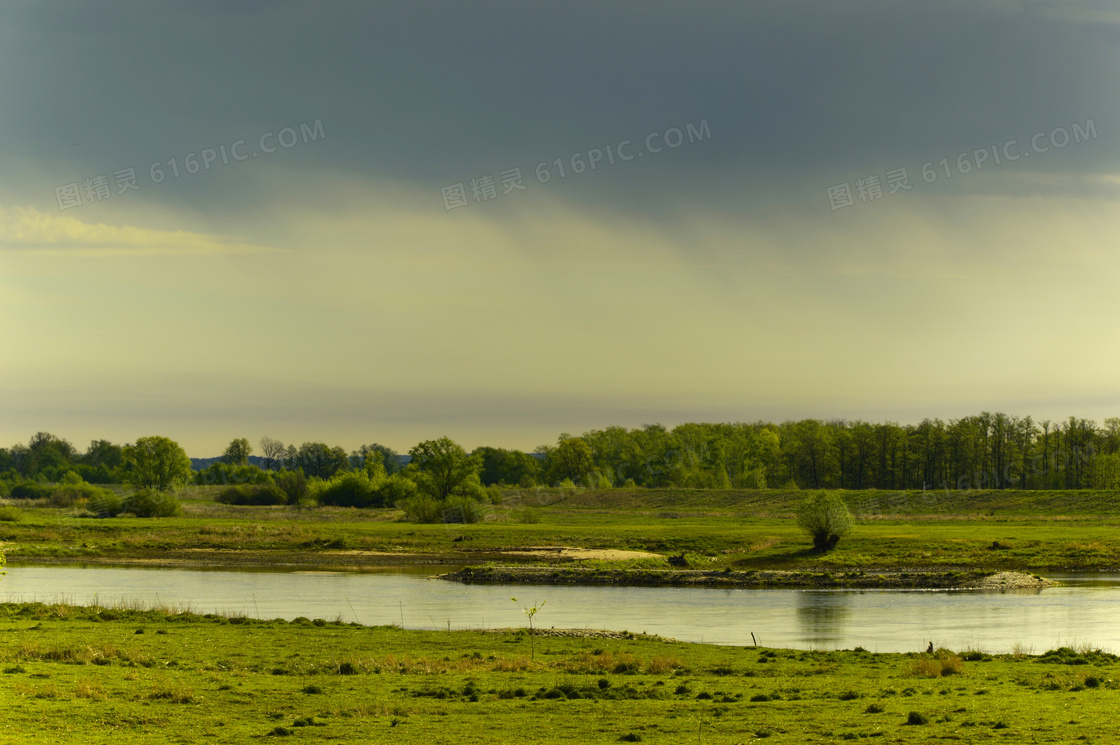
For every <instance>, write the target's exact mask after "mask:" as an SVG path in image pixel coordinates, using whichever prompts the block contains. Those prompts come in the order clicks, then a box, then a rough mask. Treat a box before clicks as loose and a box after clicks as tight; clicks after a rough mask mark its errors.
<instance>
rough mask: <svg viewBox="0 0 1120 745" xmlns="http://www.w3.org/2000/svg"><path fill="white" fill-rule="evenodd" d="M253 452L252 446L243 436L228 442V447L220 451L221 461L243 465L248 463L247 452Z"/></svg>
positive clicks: (233, 464) (232, 464)
mask: <svg viewBox="0 0 1120 745" xmlns="http://www.w3.org/2000/svg"><path fill="white" fill-rule="evenodd" d="M252 452H253V447H252V446H251V445H250V444H249V441H248V440H247V439H245V438H244V437H242V438H239V439H237V440H233V441H231V442H230V444H229V447H227V448H226V451H225V452H224V453H222V458H221V460H222V463H226V464H228V465H231V466H244V465H247V464H248V463H249V454H250V453H252Z"/></svg>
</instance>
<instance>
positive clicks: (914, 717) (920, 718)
mask: <svg viewBox="0 0 1120 745" xmlns="http://www.w3.org/2000/svg"><path fill="white" fill-rule="evenodd" d="M906 723H907V724H910V725H919V724H929V719H928V718H926V715H925V714H923V713H921V712H920V711H912V712H910V713H909V714H907V715H906Z"/></svg>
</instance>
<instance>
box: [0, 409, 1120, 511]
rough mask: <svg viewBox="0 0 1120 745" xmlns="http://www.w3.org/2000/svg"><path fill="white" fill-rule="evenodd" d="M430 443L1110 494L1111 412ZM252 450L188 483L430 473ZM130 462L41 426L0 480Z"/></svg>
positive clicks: (548, 479) (531, 470)
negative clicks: (531, 442)
mask: <svg viewBox="0 0 1120 745" xmlns="http://www.w3.org/2000/svg"><path fill="white" fill-rule="evenodd" d="M142 439H143V438H142ZM148 439H150V438H148ZM138 442H139V441H138ZM431 443H441V447H442V448H443V449H444V450H447V448H448V447H450V446H453V450H454V453H455V457H445V458H444V459H443V461H440V462H441V464H442V465H440V468H445V469H448V472H449V473H458V472H462V473H466V474H468V478H467V479H466V480H467V481H469V482H471V483H477V484H478V485H479V486H480V487H485V486H492V485H499V486H500V485H506V486H521V487H533V486H542V485H543V486H555V485H560V484H569V483H570V484H572V485H578V486H584V487H589V488H613V487H682V488H701V489H703V488H711V489H727V488H745V489H765V488H802V489H890V490H898V489H1086V488H1089V489H1117V488H1120V418H1116V417H1113V418H1109V419H1106V420H1105V421H1104V423H1103V424H1101V425H1098V424H1097V423H1095V422H1093V421H1091V420H1087V419H1079V418H1076V417H1070V418H1069V419H1067V420H1065V421H1061V422H1052V421H1049V420H1045V421H1041V422H1036V421H1035V420H1033V419H1032V418H1031V417H1029V416H1028V417H1015V416H1009V415H1006V414H1003V413H995V414H992V413H988V412H982V413H981V414H979V415H976V416H969V417H963V418H961V419H953V420H949V421H943V420H941V419H925V420H923V421H922V422H921V423H919V424H911V425H899V424H897V423H893V422H885V423H871V422H863V421H858V420H857V421H848V420H828V421H825V420H817V419H802V420H799V421H786V422H782V423H780V424H775V423H771V422H754V423H725V424H707V423H688V424H681V425H679V426H677V427H673V428H672V429H670V428H667V427H664V426H662V425H660V424H652V425H645V426H643V427H636V428H629V429H628V428H625V427H617V426H616V427H607V428H605V429H598V430H590V431H587V432H584V433H583V434H581V435H578V436H573V435H570V434H568V433H563V434H561V435H560V436H559V437H558V438H557V440H556V443H555V444H552V445H542V446H540V447H537V448H536V449H534V450H533V451H532V452H525V451H521V450H516V449H506V448H495V447H479V448H476V449H475V450H474V451H473V452H470V453H468V452H466V451H465V450H463V449H462V448H461V447H460V446H458V445H457V444H455V443H453V442H451V441H450V440H447V438H441V439H440V440H433V441H428V442H427V443H421V444H420V445H417V446H416V447H414V448H413V449H412V450H411V451H410V454H409V455H410V458H411V459H412V460H416V458H417V456H418V455H419V456H420V457H421V459H423V457H424V452H425V448H427V449H429V450H430V448H431ZM258 445H259V448H260V450H259V453H260V456H259V458H255V459H254V460H256V463H255V464H250V462H249V457H250V455H252V454H253V453H254V450H253V448H252V446H251V445H250V443H249V441H248V439H246V438H239V439H235V440H233V441H232V442H231V443H230V445H229V447H227V448H226V450H225V452H224V453H223V454H222V457H221V458H220V460H219V461H218V462H217V463H214V464H213V465H211V466H210V467H208V468H206V469H203V470H201V471H197V472H193V473H190V474H188V476H187V478H188V479H189V480H192V481H193V482H194V483H198V484H226V485H230V484H246V483H263V482H265V481H268V480H271V479H272V478H273V474H276V473H280V472H286V471H287V472H299V473H301V474H303V475H304V476H305V477H306V478H309V479H313V480H323V481H328V480H331V479H334V478H336V477H338V476H339V475H341V474H346V473H358V472H364V473H367V474H369V473H375V474H384V477H385V478H386V479H388V478H390V477H393V476H394V475H398V474H399V475H400V476H401V478H408V479H409V480H411V481H413V482H415V481H416V480H417V479H420V480H423V479H425V478H429V477H431V473H429V472H428V471H424V469H421V468H418V467H411V468H410V467H408V466H406V461H409V460H410V458H403V457H401V456H400V455H399V454H398V453H396V452H395V451H394V450H393V449H392V448H389V447H387V446H384V445H381V444H377V443H374V444H370V445H363V446H361V447H360V448H358V449H356V450H352V451H349V452H348V451H347V450H345V449H344V448H342V447H339V446H337V445H335V446H332V445H328V444H327V443H322V442H305V443H303V444H302V445H298V446H297V445H295V444H287V445H286V444H284V443H282V442H280V441H278V440H275V439H273V438H271V437H264V438H262V439H261V440H260V441H259V443H258ZM130 448H131V449H132V450H130ZM441 452H442V451H441ZM130 453H131V456H130ZM459 453H461V456H459ZM138 454H139V453H138V451H137V450H136V445H135V444H129V445H117V444H114V443H111V442H109V441H107V440H94V441H92V442H91V443H90V445H89V447H88V448H87V449H86V451H85V452H84V453H82V452H78V450H77V449H76V448H75V447H74V446H73V445H71V444H70V443H69V442H68V441H67V440H65V439H62V438H59V437H56V436H55V435H52V434H50V433H45V432H40V433H38V434H36V435H35V436H34V437H32V438H31V439H30V441H29V442H28V443H27V444H26V445H23V444H17V445H14V446H12V447H9V448H0V480H2V481H6V482H8V483H15V482H18V481H47V482H57V481H61V479H62V477H63V476H65V475H66V474H67V473H71V472H72V473H74V474H77V475H78V476H80V477H81V478H82V479H83V480H84V481H86V482H88V483H91V484H93V483H100V484H106V483H120V482H122V481H127V479H125V478H124V476H125V475H127V473H128V472H129V470H130V468H132V469H133V470H134V467H133V466H130V463H133V462H134V461H135V459H136V457H137V456H138ZM184 455H185V454H184ZM444 455H446V453H444ZM130 458H131V459H132V460H130ZM460 461H461V462H460ZM409 465H411V464H409ZM375 466H376V467H375ZM420 473H426V474H428V475H427V476H421V475H419V474H420ZM378 478H380V476H378ZM399 483H400V479H398V484H399ZM153 488H159V487H157V486H153ZM468 491H469V490H468ZM437 496H440V495H437ZM447 496H448V495H447V494H443V495H442V497H441V498H446V497H447Z"/></svg>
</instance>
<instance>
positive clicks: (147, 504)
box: [122, 489, 182, 517]
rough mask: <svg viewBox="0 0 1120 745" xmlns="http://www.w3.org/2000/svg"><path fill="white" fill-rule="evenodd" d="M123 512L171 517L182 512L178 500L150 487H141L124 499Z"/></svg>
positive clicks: (142, 515)
mask: <svg viewBox="0 0 1120 745" xmlns="http://www.w3.org/2000/svg"><path fill="white" fill-rule="evenodd" d="M122 511H123V512H130V513H132V514H133V515H135V516H136V517H173V516H175V515H178V514H180V513H181V512H182V508H181V507H180V506H179V500H178V499H176V498H175V497H173V496H171V495H170V494H167V493H166V492H158V491H154V490H152V489H141V490H140V491H138V492H136V493H135V494H133V495H132V496H130V497H129V498H128V499H126V500H125V501H124V509H123V510H122Z"/></svg>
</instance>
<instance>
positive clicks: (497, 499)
mask: <svg viewBox="0 0 1120 745" xmlns="http://www.w3.org/2000/svg"><path fill="white" fill-rule="evenodd" d="M482 494H483V496H484V497H485V498H486V499H488V500H490V504H501V503H502V490H501V489H499V488H498V487H496V486H486V487H483V489H482Z"/></svg>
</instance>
